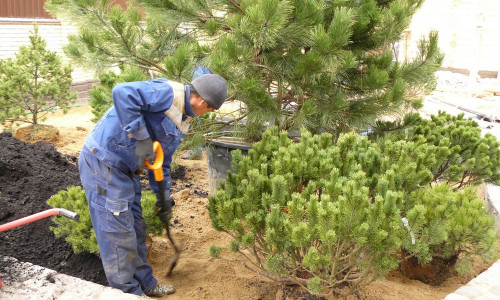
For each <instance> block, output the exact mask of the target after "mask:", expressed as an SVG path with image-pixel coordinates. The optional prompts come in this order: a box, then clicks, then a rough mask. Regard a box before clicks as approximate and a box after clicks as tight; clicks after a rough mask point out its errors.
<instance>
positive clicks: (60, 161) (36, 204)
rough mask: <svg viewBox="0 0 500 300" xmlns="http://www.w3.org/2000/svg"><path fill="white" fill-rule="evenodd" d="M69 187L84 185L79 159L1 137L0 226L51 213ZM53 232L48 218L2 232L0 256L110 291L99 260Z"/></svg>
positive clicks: (182, 173) (8, 135)
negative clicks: (76, 250)
mask: <svg viewBox="0 0 500 300" xmlns="http://www.w3.org/2000/svg"><path fill="white" fill-rule="evenodd" d="M185 174H186V168H185V167H183V166H179V168H178V169H177V170H176V171H175V172H174V173H173V174H172V179H173V180H174V179H183V178H184V177H185ZM146 181H147V180H146ZM174 184H175V183H174ZM71 185H75V186H79V185H81V184H80V175H79V172H78V166H77V158H76V157H74V156H67V155H62V154H60V153H59V152H57V150H56V149H55V148H54V146H53V145H52V144H51V143H47V142H37V143H34V144H30V143H25V142H22V141H19V140H17V139H16V138H14V137H12V134H11V133H9V132H2V133H0V224H5V223H8V222H11V221H14V220H18V219H21V218H24V217H26V216H29V215H32V214H35V213H38V212H41V211H44V210H46V209H50V208H52V207H50V206H49V205H48V204H47V200H48V199H49V198H50V197H51V196H52V195H54V194H56V193H57V192H58V191H60V190H65V189H66V188H67V187H68V186H71ZM148 185H149V184H148ZM50 226H54V223H53V222H52V220H51V218H45V219H42V220H38V221H35V222H32V223H29V224H25V225H22V226H19V227H16V228H13V229H10V230H7V231H5V232H0V256H11V257H15V258H17V259H18V260H20V261H24V262H30V263H33V264H36V265H39V266H42V267H46V268H49V269H52V270H56V271H58V272H60V273H63V274H67V275H71V276H75V277H78V278H81V279H84V280H89V281H92V282H95V283H99V284H102V285H107V284H108V282H107V280H106V276H105V274H104V269H103V267H102V263H101V260H100V258H99V257H98V256H96V255H93V254H85V253H84V254H75V253H74V252H73V249H72V248H71V245H69V244H68V243H67V242H66V241H65V240H64V239H58V238H56V237H55V236H54V233H53V232H52V231H51V230H50V229H49V227H50ZM2 267H3V266H1V265H0V268H2Z"/></svg>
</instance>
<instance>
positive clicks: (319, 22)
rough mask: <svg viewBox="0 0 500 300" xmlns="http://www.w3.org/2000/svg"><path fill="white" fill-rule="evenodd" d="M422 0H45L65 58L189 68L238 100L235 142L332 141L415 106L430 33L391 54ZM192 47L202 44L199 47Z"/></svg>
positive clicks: (425, 85) (432, 67) (433, 61)
mask: <svg viewBox="0 0 500 300" xmlns="http://www.w3.org/2000/svg"><path fill="white" fill-rule="evenodd" d="M422 2H423V0H409V1H400V0H394V1H393V0H388V1H376V0H363V1H361V0H358V1H354V0H353V1H321V0H305V1H304V0H300V1H298V0H295V1H294V0H258V1H254V0H225V1H223V0H216V1H194V0H189V1H186V0H182V1H180V0H169V1H155V0H135V1H131V3H132V4H131V5H129V7H128V8H127V10H122V9H121V8H120V7H118V6H114V7H111V1H107V0H87V1H77V0H49V1H47V5H46V6H47V8H48V9H49V11H50V12H51V13H53V14H55V15H57V16H58V17H63V16H67V17H69V18H68V19H70V20H71V21H73V22H75V23H76V24H77V26H78V27H79V34H78V35H76V36H72V37H71V38H70V44H69V46H68V47H67V48H66V53H67V54H68V55H70V56H71V57H73V58H74V59H76V60H77V61H79V62H80V63H83V64H85V65H87V66H91V67H94V68H97V67H98V68H103V67H109V66H112V65H116V64H130V65H137V66H140V67H142V68H144V69H147V70H150V71H151V72H152V73H153V75H154V76H166V77H167V78H170V79H173V80H184V81H188V80H189V79H190V76H189V74H191V72H192V71H193V65H194V64H195V63H196V62H197V61H201V62H202V63H203V64H205V65H206V66H208V67H210V68H211V69H212V70H213V71H214V72H215V73H218V74H221V75H222V76H223V77H225V78H226V79H227V80H228V83H229V88H230V97H231V99H236V100H240V101H242V102H243V103H244V104H245V106H244V108H243V111H242V112H241V115H242V116H245V117H247V120H248V122H247V126H246V132H245V133H246V135H247V137H251V138H252V137H253V138H255V137H260V135H261V132H262V126H265V125H277V126H278V127H279V128H280V129H284V130H289V129H294V128H295V129H297V128H307V129H309V130H311V131H313V132H316V131H320V130H322V131H328V132H331V133H335V134H338V133H339V132H342V131H349V130H352V129H356V127H357V126H363V124H366V122H368V121H373V120H374V119H376V118H377V117H378V116H380V115H382V114H392V113H399V112H401V111H402V110H404V109H408V108H414V107H419V105H420V98H421V96H422V95H423V93H425V92H428V91H429V90H430V89H432V88H433V82H435V80H434V77H433V73H434V72H435V71H436V70H437V69H438V68H439V66H440V64H441V60H442V55H441V53H440V52H439V49H438V47H437V34H436V33H435V32H431V33H430V34H429V36H428V37H427V38H424V39H422V41H421V43H420V46H419V50H420V52H419V54H418V55H417V57H416V58H415V59H414V60H410V61H404V62H399V61H397V59H396V58H395V56H394V54H393V53H392V51H391V49H392V48H391V47H392V46H393V44H394V43H395V42H397V41H398V40H399V39H400V36H401V34H402V31H403V30H404V29H405V28H406V27H407V26H408V25H409V23H410V20H411V17H412V15H413V14H414V13H415V11H416V10H417V9H418V8H419V7H420V6H421V4H422ZM200 44H201V45H203V46H200Z"/></svg>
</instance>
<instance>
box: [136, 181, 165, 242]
mask: <svg viewBox="0 0 500 300" xmlns="http://www.w3.org/2000/svg"><path fill="white" fill-rule="evenodd" d="M141 205H142V216H143V217H144V219H145V220H146V231H147V233H150V234H152V235H161V234H162V233H163V230H165V224H163V222H162V221H161V220H160V218H159V217H158V216H157V215H156V194H155V193H153V192H152V191H143V192H142V195H141Z"/></svg>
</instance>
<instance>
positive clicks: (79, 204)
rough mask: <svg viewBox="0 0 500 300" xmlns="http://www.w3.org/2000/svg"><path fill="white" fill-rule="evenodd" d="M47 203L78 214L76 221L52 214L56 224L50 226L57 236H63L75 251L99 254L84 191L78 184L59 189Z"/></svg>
mask: <svg viewBox="0 0 500 300" xmlns="http://www.w3.org/2000/svg"><path fill="white" fill-rule="evenodd" d="M47 203H48V204H49V205H50V206H52V207H54V208H65V209H67V210H70V211H73V212H75V213H77V214H79V215H80V219H79V220H78V221H73V220H70V219H68V218H66V217H62V216H54V217H53V218H52V220H53V221H54V223H55V224H56V226H51V227H50V230H52V231H53V232H54V234H55V236H56V237H57V238H64V239H65V240H66V242H68V243H69V244H71V246H72V247H73V251H74V252H75V253H81V252H90V253H93V254H97V255H99V247H98V246H97V238H96V236H95V231H94V228H93V227H92V220H91V219H90V212H89V208H88V205H87V196H86V195H85V191H84V190H83V189H82V188H81V187H79V186H69V187H68V189H67V190H66V191H65V190H61V191H59V192H57V194H55V195H53V196H52V197H50V198H49V200H47Z"/></svg>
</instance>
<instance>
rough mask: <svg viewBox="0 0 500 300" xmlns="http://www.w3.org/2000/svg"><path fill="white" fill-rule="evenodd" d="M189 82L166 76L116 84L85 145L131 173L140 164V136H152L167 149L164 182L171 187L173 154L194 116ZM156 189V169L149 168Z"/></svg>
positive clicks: (165, 150)
mask: <svg viewBox="0 0 500 300" xmlns="http://www.w3.org/2000/svg"><path fill="white" fill-rule="evenodd" d="M189 100H190V90H189V86H188V85H186V86H184V85H182V84H180V83H177V82H174V81H169V80H167V79H165V78H159V79H153V80H149V81H139V82H126V83H120V84H117V85H116V86H115V87H114V88H113V106H112V107H111V108H110V109H109V110H108V111H107V112H106V113H105V114H104V115H103V117H102V118H101V119H100V120H99V121H98V122H97V124H96V126H95V127H94V129H93V131H92V132H91V133H90V134H89V135H88V136H87V138H86V139H85V142H84V145H85V147H87V148H88V149H89V150H90V152H91V153H93V154H94V155H95V156H96V157H97V158H98V159H100V160H101V161H102V162H103V163H104V164H106V165H107V166H109V167H112V168H117V169H119V170H121V171H123V172H125V173H127V174H132V173H133V172H135V171H136V170H137V169H138V168H139V164H138V158H137V156H135V146H136V142H137V140H142V139H145V138H148V137H150V138H151V139H152V140H153V141H158V142H160V144H161V146H162V148H163V151H164V153H165V159H164V162H163V173H164V176H165V179H164V181H163V182H164V186H165V187H166V188H170V187H171V184H170V164H171V162H172V155H173V153H174V152H175V150H176V149H177V147H178V146H179V144H180V143H181V142H182V140H183V139H184V137H185V135H186V133H187V130H188V129H189V123H190V121H191V118H192V117H194V116H195V114H194V112H193V109H192V108H191V105H190V104H189ZM148 176H149V181H150V183H151V186H152V188H153V191H154V192H158V187H157V185H156V181H155V180H154V176H153V172H152V171H151V170H148Z"/></svg>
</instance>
